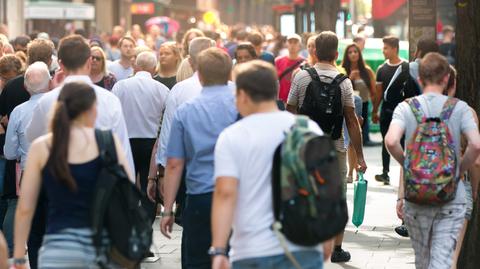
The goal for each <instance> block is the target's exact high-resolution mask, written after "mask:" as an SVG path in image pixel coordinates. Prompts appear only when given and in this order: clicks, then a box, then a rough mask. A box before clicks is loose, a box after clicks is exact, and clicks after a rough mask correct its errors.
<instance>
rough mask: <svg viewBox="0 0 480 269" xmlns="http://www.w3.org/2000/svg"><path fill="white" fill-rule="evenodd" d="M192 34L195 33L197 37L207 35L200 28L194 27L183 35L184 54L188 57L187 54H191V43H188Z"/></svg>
mask: <svg viewBox="0 0 480 269" xmlns="http://www.w3.org/2000/svg"><path fill="white" fill-rule="evenodd" d="M191 34H195V35H196V37H204V36H205V34H204V33H203V32H202V31H201V30H200V29H197V28H192V29H190V30H188V31H187V32H186V33H185V35H184V36H183V39H182V56H183V58H185V57H187V55H188V54H189V46H190V44H188V37H189V36H190V35H191Z"/></svg>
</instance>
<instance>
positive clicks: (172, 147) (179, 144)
mask: <svg viewBox="0 0 480 269" xmlns="http://www.w3.org/2000/svg"><path fill="white" fill-rule="evenodd" d="M179 112H180V111H178V110H177V111H176V112H175V116H174V117H173V121H172V125H171V129H170V135H169V139H168V145H167V158H179V159H185V155H186V153H185V145H184V144H183V141H184V139H183V138H184V128H183V124H182V121H181V116H180V113H179Z"/></svg>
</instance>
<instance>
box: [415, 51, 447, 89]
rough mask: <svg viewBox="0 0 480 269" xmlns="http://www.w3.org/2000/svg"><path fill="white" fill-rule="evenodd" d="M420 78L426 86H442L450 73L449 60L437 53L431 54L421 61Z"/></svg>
mask: <svg viewBox="0 0 480 269" xmlns="http://www.w3.org/2000/svg"><path fill="white" fill-rule="evenodd" d="M418 73H419V76H420V79H421V80H422V83H423V84H424V85H427V84H441V83H442V80H443V78H444V77H445V76H446V75H448V74H449V73H450V65H449V64H448V61H447V58H445V57H444V56H442V55H441V54H439V53H437V52H430V53H428V54H427V55H425V57H423V59H422V60H421V61H420V67H419V72H418Z"/></svg>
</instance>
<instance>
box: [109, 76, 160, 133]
mask: <svg viewBox="0 0 480 269" xmlns="http://www.w3.org/2000/svg"><path fill="white" fill-rule="evenodd" d="M168 92H169V89H168V88H167V87H166V86H165V85H163V84H162V83H160V82H158V81H156V80H154V79H153V78H152V75H151V74H150V73H148V72H145V71H140V72H137V73H136V74H135V76H133V77H131V78H127V79H124V80H121V81H119V82H117V83H116V84H115V86H113V89H112V93H113V94H115V95H116V96H117V97H118V99H120V103H121V104H122V108H123V113H125V122H126V124H127V130H128V137H129V138H156V137H157V132H158V127H159V124H160V120H161V118H162V114H163V111H164V109H165V103H166V100H167V96H168Z"/></svg>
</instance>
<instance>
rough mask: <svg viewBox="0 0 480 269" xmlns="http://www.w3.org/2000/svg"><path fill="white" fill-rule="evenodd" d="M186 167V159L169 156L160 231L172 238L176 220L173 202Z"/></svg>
mask: <svg viewBox="0 0 480 269" xmlns="http://www.w3.org/2000/svg"><path fill="white" fill-rule="evenodd" d="M184 167H185V160H184V159H177V158H168V160H167V167H166V169H165V183H164V184H165V193H164V200H163V202H164V211H163V214H164V215H163V216H162V220H161V222H160V231H161V232H162V234H163V235H164V236H165V237H167V238H168V239H170V238H171V237H170V234H171V233H172V227H173V222H174V214H173V203H174V202H175V197H176V196H177V192H178V188H179V187H180V181H181V179H182V173H183V168H184Z"/></svg>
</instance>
